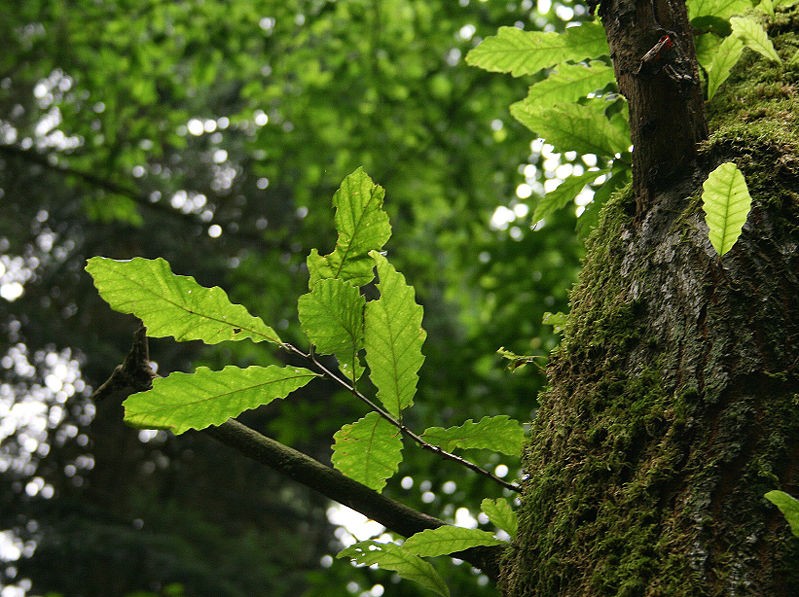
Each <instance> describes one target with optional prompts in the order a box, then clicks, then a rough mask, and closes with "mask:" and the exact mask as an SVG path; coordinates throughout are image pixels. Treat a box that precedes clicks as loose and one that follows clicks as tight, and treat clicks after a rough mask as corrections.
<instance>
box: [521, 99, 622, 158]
mask: <svg viewBox="0 0 799 597" xmlns="http://www.w3.org/2000/svg"><path fill="white" fill-rule="evenodd" d="M607 107H608V103H607V102H606V101H605V100H602V99H596V100H593V101H590V102H588V103H587V104H585V105H580V104H562V105H560V106H555V107H545V106H544V107H540V106H537V105H535V104H528V103H525V102H524V101H521V102H517V103H515V104H512V105H511V107H510V112H511V114H512V115H513V116H514V117H515V118H516V119H517V120H518V121H519V122H521V123H522V124H523V125H524V126H526V127H527V128H529V129H530V130H531V131H533V132H534V133H536V134H537V135H538V136H539V137H543V138H544V139H545V140H546V142H547V143H550V144H551V145H553V146H554V147H555V150H556V151H558V152H565V151H576V152H577V153H579V154H586V153H593V154H596V155H599V156H602V157H606V158H612V157H613V156H614V155H616V154H618V153H624V152H625V151H627V149H628V148H629V147H630V143H631V142H630V129H629V126H628V125H627V122H626V120H624V119H623V118H614V119H612V120H611V119H608V117H607V116H606V115H605V109H606V108H607Z"/></svg>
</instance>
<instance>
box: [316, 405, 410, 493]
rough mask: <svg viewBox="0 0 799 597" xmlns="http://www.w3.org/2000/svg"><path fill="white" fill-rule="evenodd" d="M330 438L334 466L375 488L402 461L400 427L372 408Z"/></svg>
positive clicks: (380, 485)
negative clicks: (331, 439)
mask: <svg viewBox="0 0 799 597" xmlns="http://www.w3.org/2000/svg"><path fill="white" fill-rule="evenodd" d="M333 439H334V442H335V443H334V444H333V457H332V462H333V466H335V467H336V468H337V469H338V470H339V471H341V472H342V473H344V474H345V475H347V476H348V477H349V478H350V479H355V480H356V481H359V482H361V483H363V484H364V485H366V486H367V487H370V488H371V489H374V490H375V491H377V492H380V491H382V490H383V488H384V487H385V486H386V480H387V479H389V478H390V477H391V476H392V475H394V473H396V472H397V470H398V469H399V463H400V462H402V439H401V438H400V432H399V429H397V428H396V427H394V426H393V425H392V424H391V423H389V422H388V421H386V420H385V419H384V418H383V417H381V416H380V415H378V414H377V413H375V412H370V413H369V414H367V415H366V416H365V417H363V418H362V419H359V420H358V421H356V422H355V423H352V424H350V425H344V427H342V428H341V429H339V430H338V431H337V432H336V434H335V435H334V436H333Z"/></svg>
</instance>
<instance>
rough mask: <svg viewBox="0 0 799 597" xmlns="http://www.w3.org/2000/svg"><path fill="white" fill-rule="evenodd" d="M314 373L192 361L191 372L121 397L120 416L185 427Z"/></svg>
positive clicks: (223, 415)
mask: <svg viewBox="0 0 799 597" xmlns="http://www.w3.org/2000/svg"><path fill="white" fill-rule="evenodd" d="M315 377H317V375H316V374H315V373H312V372H311V371H308V370H307V369H302V368H300V367H278V366H276V365H271V366H269V367H247V368H246V369H241V368H239V367H233V366H228V367H225V368H224V369H222V370H221V371H211V370H210V369H208V368H207V367H198V368H197V370H196V371H195V372H194V373H181V372H176V373H171V374H170V375H168V376H167V377H162V378H157V379H155V380H154V381H153V387H152V389H151V390H147V391H146V392H139V393H137V394H133V395H132V396H130V397H129V398H128V399H127V400H125V402H124V403H123V404H124V406H125V421H126V422H127V423H129V424H130V425H132V426H134V427H141V428H145V429H169V430H171V431H172V432H174V433H176V434H180V433H183V432H184V431H187V430H189V429H205V428H206V427H208V426H210V425H221V424H222V423H224V422H225V421H227V420H228V419H230V418H232V417H236V416H238V415H240V414H241V413H243V412H244V411H245V410H249V409H252V408H256V407H258V406H261V405H263V404H269V403H270V402H272V401H273V400H276V399H278V398H285V397H286V396H288V395H289V394H290V393H291V392H293V391H294V390H297V389H299V388H301V387H303V386H304V385H305V384H307V383H308V382H309V381H311V380H312V379H314V378H315Z"/></svg>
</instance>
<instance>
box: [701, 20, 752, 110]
mask: <svg viewBox="0 0 799 597" xmlns="http://www.w3.org/2000/svg"><path fill="white" fill-rule="evenodd" d="M743 50H744V44H743V42H742V41H741V40H740V39H738V38H737V37H735V36H733V35H730V36H729V37H725V38H724V41H722V42H721V44H720V45H719V47H718V49H717V50H716V52H715V54H713V59H712V60H711V62H710V65H709V66H708V67H707V99H708V100H711V99H713V96H714V95H716V91H718V88H719V87H720V86H721V84H722V83H724V81H726V80H727V78H728V77H729V76H730V71H732V67H733V66H735V65H736V64H737V62H738V60H739V59H740V58H741V54H742V53H743Z"/></svg>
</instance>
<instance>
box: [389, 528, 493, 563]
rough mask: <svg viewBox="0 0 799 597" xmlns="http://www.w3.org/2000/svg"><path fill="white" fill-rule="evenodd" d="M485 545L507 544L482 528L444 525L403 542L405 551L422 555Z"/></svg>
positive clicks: (441, 553)
mask: <svg viewBox="0 0 799 597" xmlns="http://www.w3.org/2000/svg"><path fill="white" fill-rule="evenodd" d="M483 545H487V546H491V545H507V543H506V542H505V541H501V540H500V539H497V538H496V537H494V535H493V534H492V533H488V532H486V531H481V530H480V529H464V528H462V527H453V526H443V527H439V528H437V529H427V530H426V531H422V532H421V533H416V534H415V535H411V536H410V537H408V539H407V540H406V541H405V543H403V544H402V549H404V550H405V551H407V552H409V553H412V554H415V555H417V556H422V557H434V556H443V555H446V554H449V553H455V552H458V551H463V550H464V549H470V548H472V547H480V546H483Z"/></svg>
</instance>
